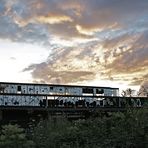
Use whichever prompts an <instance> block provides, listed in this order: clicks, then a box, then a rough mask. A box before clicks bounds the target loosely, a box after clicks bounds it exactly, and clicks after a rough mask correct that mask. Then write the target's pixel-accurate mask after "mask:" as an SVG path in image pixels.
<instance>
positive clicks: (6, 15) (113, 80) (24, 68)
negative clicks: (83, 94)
mask: <svg viewBox="0 0 148 148" xmlns="http://www.w3.org/2000/svg"><path fill="white" fill-rule="evenodd" d="M0 81H1V82H2V81H3V82H39V83H54V84H55V83H56V84H79V85H94V86H110V87H119V88H120V89H125V88H127V87H130V88H133V89H138V88H139V87H140V85H142V84H148V0H0Z"/></svg>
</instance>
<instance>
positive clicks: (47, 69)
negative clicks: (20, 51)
mask: <svg viewBox="0 0 148 148" xmlns="http://www.w3.org/2000/svg"><path fill="white" fill-rule="evenodd" d="M28 70H33V72H32V76H33V77H34V79H36V80H39V81H44V82H48V83H75V82H79V81H84V80H93V79H94V73H93V72H90V71H83V70H82V71H81V70H80V71H77V70H72V71H69V70H66V71H63V70H59V69H56V68H54V65H52V64H49V63H48V64H47V63H41V64H35V65H31V66H30V67H28V68H26V69H24V71H28Z"/></svg>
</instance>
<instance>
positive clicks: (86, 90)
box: [82, 88, 93, 94]
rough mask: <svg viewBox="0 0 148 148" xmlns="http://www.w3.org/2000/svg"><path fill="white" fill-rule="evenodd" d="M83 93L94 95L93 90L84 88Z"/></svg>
mask: <svg viewBox="0 0 148 148" xmlns="http://www.w3.org/2000/svg"><path fill="white" fill-rule="evenodd" d="M82 92H83V93H88V94H91V93H93V88H83V89H82Z"/></svg>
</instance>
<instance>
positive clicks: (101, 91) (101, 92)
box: [96, 89, 104, 94]
mask: <svg viewBox="0 0 148 148" xmlns="http://www.w3.org/2000/svg"><path fill="white" fill-rule="evenodd" d="M96 93H97V94H103V93H104V89H96Z"/></svg>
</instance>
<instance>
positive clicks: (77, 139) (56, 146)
mask: <svg viewBox="0 0 148 148" xmlns="http://www.w3.org/2000/svg"><path fill="white" fill-rule="evenodd" d="M0 147H1V148H147V147H148V110H147V109H141V110H128V111H127V112H125V113H113V114H112V115H111V116H110V117H105V116H103V117H100V116H99V115H98V116H97V117H92V118H91V119H87V120H77V121H72V122H69V121H68V120H66V119H65V118H51V119H49V120H47V121H41V122H40V123H39V124H38V125H37V126H34V125H33V124H32V127H31V128H30V130H29V132H27V131H26V130H23V129H22V128H20V127H19V126H17V125H6V126H3V127H2V129H1V135H0Z"/></svg>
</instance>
